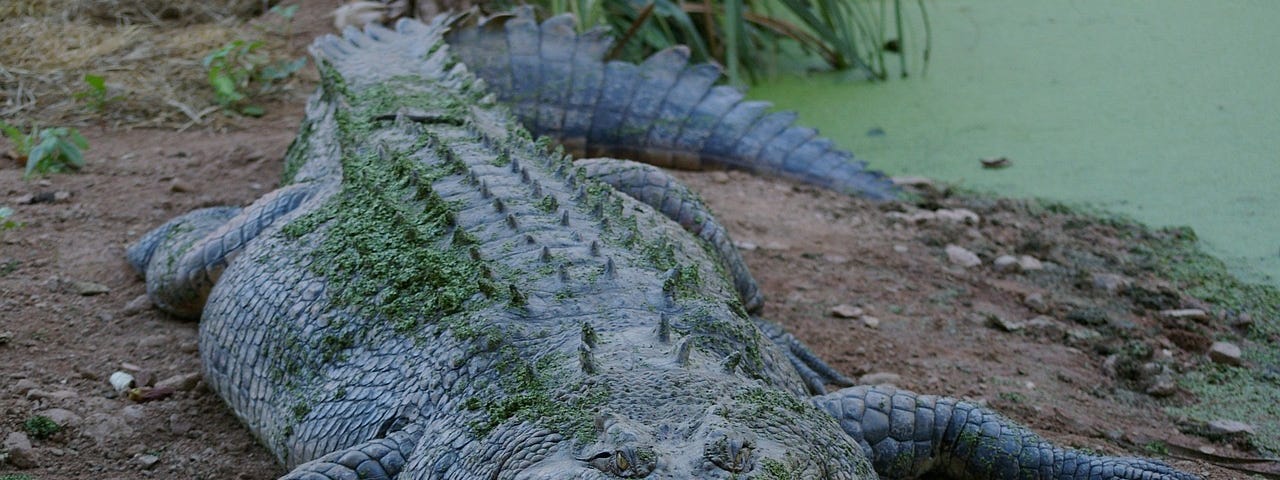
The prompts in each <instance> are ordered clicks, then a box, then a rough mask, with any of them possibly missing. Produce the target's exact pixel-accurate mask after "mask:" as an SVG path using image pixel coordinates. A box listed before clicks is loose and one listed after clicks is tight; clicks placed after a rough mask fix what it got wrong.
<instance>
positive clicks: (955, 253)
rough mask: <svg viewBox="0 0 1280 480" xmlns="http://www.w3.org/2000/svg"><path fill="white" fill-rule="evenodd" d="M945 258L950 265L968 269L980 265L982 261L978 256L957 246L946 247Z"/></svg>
mask: <svg viewBox="0 0 1280 480" xmlns="http://www.w3.org/2000/svg"><path fill="white" fill-rule="evenodd" d="M946 250H947V258H948V259H950V260H951V263H954V264H956V265H959V266H962V267H965V268H969V267H976V266H978V265H981V264H982V259H980V258H978V255H977V254H975V253H973V252H970V251H969V250H967V249H965V248H964V247H961V246H959V245H947V249H946Z"/></svg>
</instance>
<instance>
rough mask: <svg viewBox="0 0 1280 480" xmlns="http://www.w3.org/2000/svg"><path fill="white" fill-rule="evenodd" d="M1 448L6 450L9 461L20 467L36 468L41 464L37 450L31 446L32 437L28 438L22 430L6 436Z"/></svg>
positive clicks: (0, 445)
mask: <svg viewBox="0 0 1280 480" xmlns="http://www.w3.org/2000/svg"><path fill="white" fill-rule="evenodd" d="M0 450H4V452H5V456H6V457H7V459H8V462H9V463H10V464H12V465H13V466H15V467H18V468H36V467H38V466H40V462H39V459H38V458H37V455H36V450H35V449H34V448H31V439H29V438H27V434H25V433H22V432H13V433H10V434H9V436H7V437H5V438H4V443H3V444H0Z"/></svg>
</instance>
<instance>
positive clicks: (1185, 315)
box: [1160, 308, 1209, 320]
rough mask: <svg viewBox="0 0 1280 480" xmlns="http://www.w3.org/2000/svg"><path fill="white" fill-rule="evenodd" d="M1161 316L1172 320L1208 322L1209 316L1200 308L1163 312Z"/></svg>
mask: <svg viewBox="0 0 1280 480" xmlns="http://www.w3.org/2000/svg"><path fill="white" fill-rule="evenodd" d="M1160 316H1161V317H1164V318H1171V319H1187V320H1207V319H1208V318H1209V314H1208V313H1206V312H1205V311H1204V310H1201V309H1199V308H1183V309H1178V310H1161V311H1160Z"/></svg>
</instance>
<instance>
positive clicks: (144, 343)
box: [138, 334, 174, 349]
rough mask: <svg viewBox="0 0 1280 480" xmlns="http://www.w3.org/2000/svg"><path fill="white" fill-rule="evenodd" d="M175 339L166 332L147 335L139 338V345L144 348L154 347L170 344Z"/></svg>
mask: <svg viewBox="0 0 1280 480" xmlns="http://www.w3.org/2000/svg"><path fill="white" fill-rule="evenodd" d="M173 341H174V340H173V337H171V336H169V335H165V334H156V335H147V336H145V337H142V338H140V339H138V346H139V347H141V348H143V349H152V348H158V347H163V346H165V345H169V344H171V343H173Z"/></svg>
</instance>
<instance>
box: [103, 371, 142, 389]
mask: <svg viewBox="0 0 1280 480" xmlns="http://www.w3.org/2000/svg"><path fill="white" fill-rule="evenodd" d="M107 381H108V382H110V383H111V388H113V389H115V391H116V393H124V392H125V391H126V390H129V389H130V388H133V387H136V386H137V383H136V382H135V381H134V378H133V375H130V374H129V372H115V373H113V374H111V377H110V378H108V379H107Z"/></svg>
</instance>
